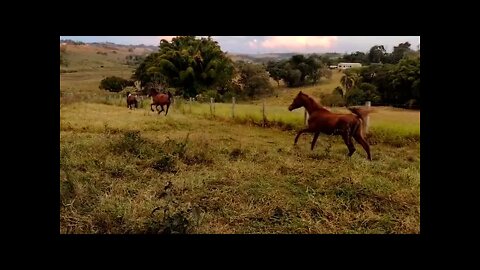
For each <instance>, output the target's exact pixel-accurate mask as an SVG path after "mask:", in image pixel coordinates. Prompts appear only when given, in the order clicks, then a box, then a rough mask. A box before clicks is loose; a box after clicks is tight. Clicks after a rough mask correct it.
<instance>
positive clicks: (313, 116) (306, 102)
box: [288, 91, 372, 160]
mask: <svg viewBox="0 0 480 270" xmlns="http://www.w3.org/2000/svg"><path fill="white" fill-rule="evenodd" d="M300 107H305V109H306V110H307V112H308V115H309V117H308V127H307V128H305V129H302V130H300V131H299V132H298V134H297V137H295V143H294V145H296V144H297V141H298V137H300V135H301V134H302V133H304V132H311V133H313V134H314V135H313V141H312V147H311V149H312V150H313V148H314V147H315V143H316V142H317V139H318V135H320V132H322V133H325V134H327V135H332V134H333V135H341V136H342V138H343V141H344V142H345V144H346V145H347V147H348V151H349V153H348V156H352V155H353V153H354V152H355V146H354V145H353V142H352V137H353V138H355V140H356V141H357V142H358V143H360V144H361V145H362V147H363V149H365V152H367V156H368V160H372V157H371V156H370V146H369V145H368V143H367V141H366V140H365V117H366V116H367V115H368V113H370V112H371V111H370V110H366V109H362V108H348V109H349V110H350V111H351V112H352V113H354V114H338V113H332V112H330V111H329V110H327V109H325V108H324V107H322V106H321V105H319V104H318V103H317V102H315V100H313V99H312V98H311V97H309V96H308V95H306V94H304V93H302V92H301V91H300V93H298V95H297V96H296V97H295V99H294V100H293V102H292V104H291V105H290V106H289V107H288V110H289V111H292V110H295V109H297V108H300Z"/></svg>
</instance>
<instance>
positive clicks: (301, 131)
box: [293, 128, 310, 145]
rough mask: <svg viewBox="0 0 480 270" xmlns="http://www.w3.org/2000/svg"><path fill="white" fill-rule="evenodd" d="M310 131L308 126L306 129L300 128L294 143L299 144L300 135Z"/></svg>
mask: <svg viewBox="0 0 480 270" xmlns="http://www.w3.org/2000/svg"><path fill="white" fill-rule="evenodd" d="M309 131H310V129H308V128H305V129H302V130H300V131H299V132H298V134H297V137H295V142H294V143H293V145H296V144H297V141H298V138H299V137H300V135H301V134H302V133H305V132H309Z"/></svg>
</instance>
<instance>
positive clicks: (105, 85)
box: [99, 76, 132, 92]
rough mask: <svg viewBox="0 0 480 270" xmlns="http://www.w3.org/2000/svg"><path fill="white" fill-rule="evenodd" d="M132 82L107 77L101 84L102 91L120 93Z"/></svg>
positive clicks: (115, 77)
mask: <svg viewBox="0 0 480 270" xmlns="http://www.w3.org/2000/svg"><path fill="white" fill-rule="evenodd" d="M131 84H132V83H131V81H129V80H126V79H123V78H120V77H117V76H111V77H106V78H105V79H103V80H102V81H101V82H100V86H99V88H100V89H104V90H108V91H110V92H120V91H122V90H123V88H125V87H126V86H128V85H131Z"/></svg>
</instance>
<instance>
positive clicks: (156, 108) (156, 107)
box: [155, 104, 160, 113]
mask: <svg viewBox="0 0 480 270" xmlns="http://www.w3.org/2000/svg"><path fill="white" fill-rule="evenodd" d="M158 106H160V104H159V105H157V106H155V110H157V112H158V113H160V110H159V109H158Z"/></svg>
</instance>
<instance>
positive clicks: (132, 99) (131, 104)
mask: <svg viewBox="0 0 480 270" xmlns="http://www.w3.org/2000/svg"><path fill="white" fill-rule="evenodd" d="M127 108H129V109H130V110H131V109H133V108H138V100H137V96H136V95H132V94H130V92H127Z"/></svg>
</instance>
